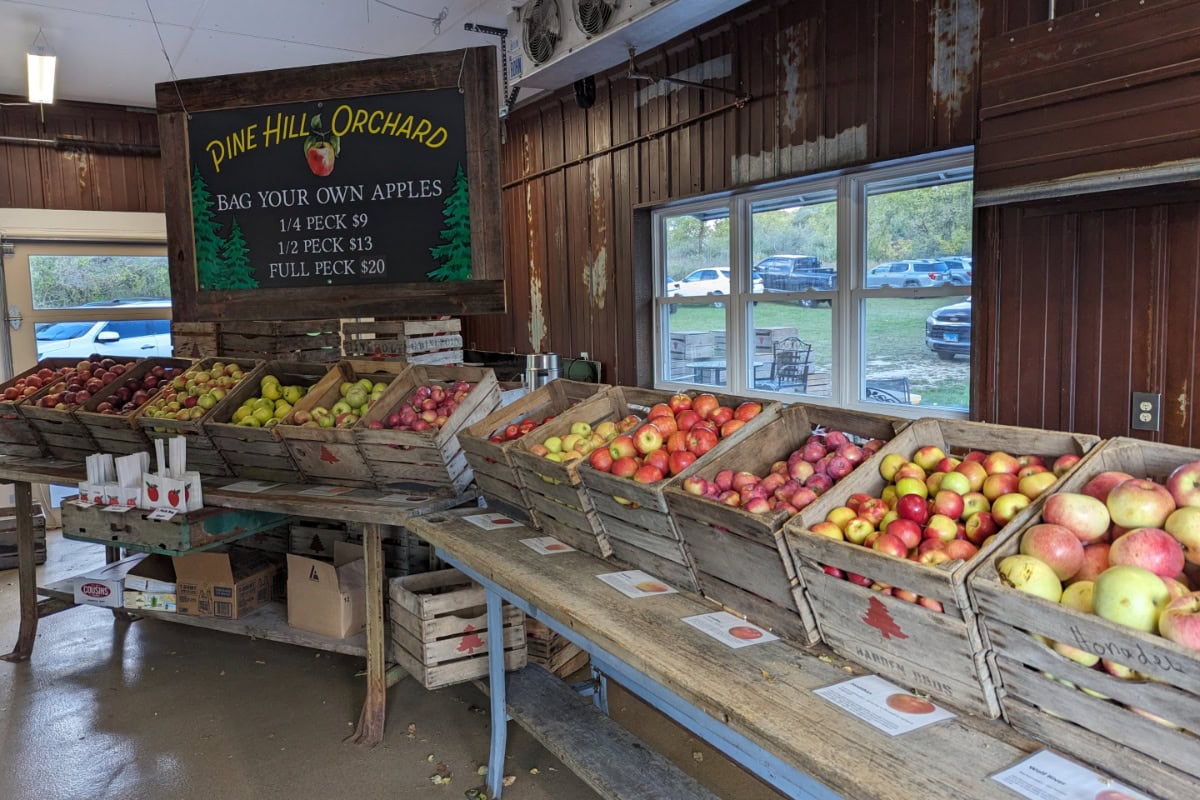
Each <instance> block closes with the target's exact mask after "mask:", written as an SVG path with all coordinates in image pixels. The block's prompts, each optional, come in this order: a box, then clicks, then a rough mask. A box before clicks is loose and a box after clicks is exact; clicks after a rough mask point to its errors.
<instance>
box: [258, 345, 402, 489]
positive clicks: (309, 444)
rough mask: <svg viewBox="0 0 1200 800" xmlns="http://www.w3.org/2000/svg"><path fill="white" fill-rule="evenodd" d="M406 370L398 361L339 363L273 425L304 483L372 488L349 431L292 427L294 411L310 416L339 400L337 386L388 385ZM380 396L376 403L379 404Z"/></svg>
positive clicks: (360, 454)
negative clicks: (364, 382)
mask: <svg viewBox="0 0 1200 800" xmlns="http://www.w3.org/2000/svg"><path fill="white" fill-rule="evenodd" d="M407 369H408V365H406V364H403V363H401V362H393V363H386V362H380V361H339V362H338V363H336V364H334V365H333V366H332V367H331V368H330V369H329V371H328V372H326V373H325V375H324V377H322V378H321V379H320V380H319V381H317V383H316V384H315V385H314V386H313V387H312V388H311V389H310V390H309V392H308V394H306V395H305V396H304V397H303V398H302V399H301V400H300V402H299V403H297V404H296V405H295V407H294V408H293V409H292V413H291V414H290V415H288V417H287V419H285V420H284V421H283V424H281V425H278V426H276V428H275V433H276V435H277V436H278V437H279V438H280V439H281V440H282V441H283V443H284V444H285V446H286V447H287V449H288V452H289V453H290V454H291V456H292V459H293V460H294V461H295V463H296V465H297V466H298V467H299V468H300V472H301V474H302V475H303V476H304V478H305V479H306V480H310V481H315V482H317V483H333V484H337V485H339V486H358V487H370V486H374V485H375V478H374V476H373V475H372V473H371V468H370V467H369V466H368V465H367V461H366V459H365V458H363V455H362V453H361V452H360V451H359V449H358V442H357V440H356V438H355V436H354V432H353V430H352V429H351V428H317V427H310V426H305V425H296V424H295V420H296V412H298V411H303V412H305V413H311V412H312V410H313V409H314V408H316V407H317V406H321V407H323V408H326V409H328V408H330V407H332V406H333V404H334V403H336V402H337V401H338V400H340V399H341V385H342V384H343V383H345V382H351V383H353V382H354V381H358V380H361V379H363V378H369V379H371V381H372V382H376V383H386V384H389V385H391V384H393V383H394V382H395V381H396V380H398V379H399V376H401V375H403V374H404V373H405V371H407ZM384 397H386V395H385V396H384ZM384 397H381V398H380V399H379V401H377V402H378V403H383V402H384Z"/></svg>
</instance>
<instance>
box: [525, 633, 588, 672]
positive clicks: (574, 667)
mask: <svg viewBox="0 0 1200 800" xmlns="http://www.w3.org/2000/svg"><path fill="white" fill-rule="evenodd" d="M525 646H526V648H527V649H528V651H529V653H528V658H529V663H530V664H540V665H541V666H543V667H545V668H546V669H547V670H548V671H550V672H553V673H554V674H555V675H557V676H558V677H560V678H566V677H567V676H569V675H572V674H574V673H575V672H578V671H579V670H581V669H583V668H584V667H585V666H587V663H588V654H587V653H586V652H584V651H583V650H582V649H581V648H580V647H579V646H578V645H575V644H571V643H570V642H569V641H567V640H566V639H565V638H563V636H561V635H560V634H557V633H555V632H554V631H552V630H550V629H549V628H547V627H546V626H545V625H543V624H542V623H540V622H538V621H537V620H534V619H526V620H525Z"/></svg>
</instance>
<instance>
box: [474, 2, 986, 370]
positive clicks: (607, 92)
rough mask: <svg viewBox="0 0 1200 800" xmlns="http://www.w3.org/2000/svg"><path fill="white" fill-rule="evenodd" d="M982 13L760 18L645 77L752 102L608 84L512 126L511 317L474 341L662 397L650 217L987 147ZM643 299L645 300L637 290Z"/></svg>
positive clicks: (909, 9)
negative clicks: (662, 209)
mask: <svg viewBox="0 0 1200 800" xmlns="http://www.w3.org/2000/svg"><path fill="white" fill-rule="evenodd" d="M978 46H979V6H978V4H977V3H976V2H975V0H916V1H915V2H906V3H895V2H891V1H890V0H853V2H846V1H844V0H843V1H842V2H839V1H838V0H820V1H818V2H804V3H800V2H794V1H791V0H756V2H754V3H752V4H750V5H747V6H745V7H743V8H742V9H739V10H737V11H734V12H732V13H730V14H728V15H726V16H725V17H723V18H721V19H718V20H715V21H714V22H712V23H709V24H707V25H704V26H701V27H700V28H698V29H697V30H695V31H692V32H690V33H688V34H686V35H685V36H683V37H680V38H679V39H677V40H675V41H673V42H670V43H668V44H667V45H665V46H663V47H661V48H658V49H657V50H654V51H652V52H649V53H646V54H643V55H639V56H638V58H637V63H638V67H639V69H641V70H643V71H648V72H651V73H654V74H658V75H674V76H678V77H682V78H686V79H688V80H694V81H703V82H705V83H708V84H712V85H715V86H721V87H724V88H726V89H729V90H732V91H734V92H739V93H741V92H745V93H748V94H749V95H750V97H751V99H750V101H749V102H747V103H745V104H740V103H736V102H734V99H733V98H732V97H730V96H727V95H722V94H718V93H710V92H701V91H699V90H695V89H688V88H680V87H677V86H675V87H671V86H668V85H665V84H657V85H654V86H651V85H648V84H645V83H637V82H633V81H630V80H627V79H626V78H625V77H624V74H625V69H624V68H621V69H617V70H613V71H611V72H609V73H608V74H607V75H602V76H597V79H596V94H597V99H596V102H595V104H594V105H593V106H592V107H591V108H590V109H587V110H584V109H580V108H578V107H577V105H576V103H575V99H574V94H573V92H572V91H571V90H570V89H569V88H568V89H566V90H564V91H560V92H557V93H555V94H553V95H551V96H549V97H546V98H544V99H536V100H535V101H534V102H532V103H531V104H530V105H529V106H527V107H525V108H521V109H519V110H518V111H516V112H515V113H514V114H513V115H512V116H511V117H510V118H509V120H508V122H507V125H506V137H507V138H506V142H505V145H504V148H503V157H502V169H503V181H504V187H505V188H504V215H505V231H506V242H505V249H506V253H505V263H506V275H507V278H508V310H509V313H508V314H506V315H503V316H501V315H494V316H488V317H476V318H472V319H470V320H469V321H468V322H467V324H466V325H465V331H464V333H465V339H466V341H467V343H468V345H469V346H474V347H476V348H479V349H485V350H501V351H510V350H515V351H517V352H556V353H560V354H563V355H571V356H577V355H579V354H580V353H581V352H587V353H588V354H589V356H590V357H591V358H596V359H599V360H600V361H602V362H603V363H604V366H605V378H606V380H612V381H618V382H622V383H630V384H633V383H639V382H644V381H645V380H646V379H647V377H648V367H649V363H650V342H649V338H648V331H649V325H650V306H649V298H648V294H649V286H650V279H649V274H648V273H649V270H650V265H649V263H648V262H647V261H646V259H644V258H642V259H639V258H635V248H636V247H641V248H643V249H644V248H645V247H646V246H647V244H648V243H647V242H645V241H642V239H643V238H644V237H639V236H635V233H634V231H635V227H636V226H639V225H641V226H644V220H641V219H639V218H638V216H637V214H635V210H636V209H644V208H646V207H648V206H651V205H655V204H662V203H667V202H669V201H672V200H677V199H680V198H685V197H690V196H694V195H701V194H707V193H712V192H719V191H722V190H727V189H730V188H733V187H738V186H745V185H753V184H759V183H763V182H768V181H772V180H776V179H781V178H787V177H792V176H799V175H804V174H808V173H813V172H818V171H822V170H828V169H831V168H836V167H843V166H849V165H853V164H860V163H867V162H872V161H880V160H884V159H890V158H898V157H901V156H906V155H912V154H916V153H923V152H929V151H935V150H941V149H946V148H950V147H956V146H962V145H969V144H971V143H972V141H973V140H974V133H975V108H976V102H975V84H976V81H975V69H976V64H977V62H978ZM638 287H641V290H640V291H638V290H637V288H638Z"/></svg>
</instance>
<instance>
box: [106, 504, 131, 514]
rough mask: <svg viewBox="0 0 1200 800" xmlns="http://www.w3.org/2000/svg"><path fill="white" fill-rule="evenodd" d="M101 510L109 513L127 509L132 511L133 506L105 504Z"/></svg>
mask: <svg viewBox="0 0 1200 800" xmlns="http://www.w3.org/2000/svg"><path fill="white" fill-rule="evenodd" d="M103 510H104V511H107V512H108V513H110V514H124V513H125V512H127V511H132V510H133V506H105V507H104V509H103Z"/></svg>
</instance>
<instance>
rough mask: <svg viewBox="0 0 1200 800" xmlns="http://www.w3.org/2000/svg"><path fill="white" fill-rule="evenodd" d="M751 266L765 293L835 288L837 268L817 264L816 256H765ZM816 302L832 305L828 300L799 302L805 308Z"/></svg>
mask: <svg viewBox="0 0 1200 800" xmlns="http://www.w3.org/2000/svg"><path fill="white" fill-rule="evenodd" d="M754 269H755V271H757V272H758V273H759V274H761V275H762V284H763V289H765V290H766V291H768V292H779V293H782V292H808V291H812V292H830V291H833V290H834V289H836V288H837V269H836V268H835V267H823V266H821V260H820V259H819V258H817V257H816V256H793V255H774V256H769V257H767V258H764V259H763V260H762V261H760V262H758V263H757V264H755V265H754ZM819 303H825V304H826V305H832V302H831V301H829V300H801V301H800V305H802V306H808V307H812V306H815V305H817V304H819Z"/></svg>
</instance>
